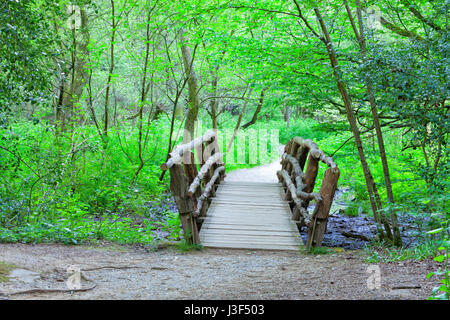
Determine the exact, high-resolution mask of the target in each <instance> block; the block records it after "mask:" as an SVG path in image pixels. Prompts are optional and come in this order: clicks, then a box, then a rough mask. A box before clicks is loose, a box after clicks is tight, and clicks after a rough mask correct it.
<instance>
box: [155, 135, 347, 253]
mask: <svg viewBox="0 0 450 320" xmlns="http://www.w3.org/2000/svg"><path fill="white" fill-rule="evenodd" d="M194 150H195V153H196V155H197V161H195V156H194V152H193V151H194ZM196 162H197V164H198V167H197V164H196ZM319 163H324V164H325V165H326V166H327V169H326V170H325V174H324V177H323V179H322V180H321V182H322V184H321V187H320V190H319V192H313V191H314V186H315V182H316V178H317V174H318V171H319ZM305 164H306V170H305V169H304V168H305ZM161 169H162V170H169V171H170V189H171V191H172V193H173V196H174V198H175V202H176V204H177V207H178V211H179V214H180V220H181V224H182V227H183V232H184V236H185V238H186V239H187V240H188V241H190V242H191V243H196V244H202V245H203V246H204V247H215V248H242V249H270V250H298V249H299V248H300V247H301V246H303V245H304V243H303V240H302V238H301V236H300V232H299V230H300V229H301V228H302V227H306V228H308V239H307V240H306V244H305V245H306V247H307V248H308V249H310V248H311V247H315V246H321V244H322V240H323V236H324V234H325V231H326V226H327V221H328V215H329V211H330V207H331V204H332V201H333V197H334V193H335V191H336V187H337V181H338V179H339V169H338V167H337V166H336V164H335V163H334V161H333V159H332V158H330V157H327V156H325V154H324V152H323V151H321V150H320V149H319V148H318V147H317V145H316V144H315V143H314V142H313V141H311V140H305V139H302V138H300V137H294V138H292V139H291V140H290V141H289V142H288V143H287V144H286V146H285V150H284V153H283V155H282V157H281V170H279V171H278V172H277V176H278V180H279V183H260V182H248V181H238V182H237V181H234V182H231V181H226V179H225V166H224V163H223V159H222V153H221V152H220V149H219V145H218V143H217V135H216V133H215V132H214V131H208V132H206V133H205V134H204V135H203V136H202V137H199V138H197V139H195V140H192V141H191V142H189V143H187V144H182V145H179V146H177V147H176V148H174V150H173V151H172V152H171V153H170V157H169V159H168V161H167V162H166V163H163V164H162V165H161ZM311 201H314V202H315V206H314V209H313V210H310V211H312V212H309V211H308V207H309V204H310V202H311Z"/></svg>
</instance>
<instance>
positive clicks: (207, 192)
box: [194, 166, 225, 216]
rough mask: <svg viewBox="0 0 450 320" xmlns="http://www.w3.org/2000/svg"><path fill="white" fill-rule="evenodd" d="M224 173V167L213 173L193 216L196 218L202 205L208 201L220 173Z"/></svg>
mask: <svg viewBox="0 0 450 320" xmlns="http://www.w3.org/2000/svg"><path fill="white" fill-rule="evenodd" d="M224 171H225V167H224V166H221V167H218V168H217V169H216V170H215V171H214V174H213V176H212V177H211V179H210V180H209V182H208V184H207V185H206V186H205V190H204V191H203V193H202V195H201V196H200V197H199V198H198V201H197V210H195V211H194V216H198V215H199V214H200V212H201V210H202V208H203V203H204V202H205V201H207V200H208V198H209V196H210V193H211V191H212V189H213V187H214V185H215V184H216V180H217V179H218V178H219V177H220V174H221V172H224Z"/></svg>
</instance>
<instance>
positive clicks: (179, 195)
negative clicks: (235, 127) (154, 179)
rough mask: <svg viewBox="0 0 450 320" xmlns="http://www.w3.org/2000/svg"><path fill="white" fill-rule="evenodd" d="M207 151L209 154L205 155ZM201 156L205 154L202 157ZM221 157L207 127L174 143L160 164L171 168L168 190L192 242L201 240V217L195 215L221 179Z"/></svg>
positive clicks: (213, 135) (203, 207) (165, 168)
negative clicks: (173, 147)
mask: <svg viewBox="0 0 450 320" xmlns="http://www.w3.org/2000/svg"><path fill="white" fill-rule="evenodd" d="M194 149H195V150H197V152H198V155H199V156H200V157H199V164H198V166H201V168H200V169H199V170H198V172H197V164H196V163H193V160H194V154H193V153H191V152H190V151H191V150H194ZM210 149H211V150H210ZM188 152H189V153H188ZM200 153H201V154H200ZM208 153H209V154H211V153H212V155H211V156H208ZM185 156H186V157H185ZM203 156H205V157H206V156H208V158H207V159H203V158H202V157H203ZM222 158H223V155H222V153H221V152H220V150H219V145H218V143H217V134H216V132H215V131H213V130H208V131H207V132H206V133H205V134H204V135H203V136H201V137H198V138H196V139H194V140H192V141H191V142H189V143H185V144H182V145H179V146H177V147H175V149H174V150H173V151H172V152H171V153H170V154H169V159H168V160H167V161H166V162H165V163H163V164H162V165H161V169H162V170H169V171H170V190H171V191H172V194H173V196H174V199H175V202H176V204H177V208H178V212H179V214H180V221H181V225H182V227H183V231H184V235H185V237H187V236H188V235H189V237H188V238H187V240H188V241H191V242H192V243H197V244H198V243H200V238H199V229H200V227H201V219H199V220H197V217H198V215H199V213H200V212H201V210H202V209H207V204H208V203H207V200H208V198H209V197H210V195H211V194H214V193H215V187H216V186H217V184H218V183H220V180H223V179H224V172H225V167H224V166H223V159H222ZM185 159H187V160H188V161H191V162H187V161H186V160H185ZM183 160H184V161H183ZM183 162H184V163H183ZM194 162H195V161H194ZM182 164H183V165H182ZM211 175H212V176H211ZM219 178H220V180H219V181H218V179H219ZM202 184H203V185H204V190H203V192H202V191H201V186H202ZM197 197H198V199H197ZM205 203H206V205H205Z"/></svg>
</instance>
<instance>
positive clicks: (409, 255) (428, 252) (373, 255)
mask: <svg viewBox="0 0 450 320" xmlns="http://www.w3.org/2000/svg"><path fill="white" fill-rule="evenodd" d="M438 247H439V243H438V242H436V241H432V240H428V241H425V242H423V243H420V244H417V245H414V246H413V247H411V248H392V247H387V246H386V244H384V243H382V242H381V243H380V242H379V243H373V244H372V245H370V246H368V247H366V248H365V253H366V258H365V261H366V262H367V263H379V262H384V263H389V262H399V261H405V260H417V261H424V260H427V259H428V258H431V257H433V256H434V255H435V254H436V252H437V250H438Z"/></svg>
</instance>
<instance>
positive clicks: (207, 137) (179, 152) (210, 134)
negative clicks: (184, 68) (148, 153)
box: [161, 130, 217, 170]
mask: <svg viewBox="0 0 450 320" xmlns="http://www.w3.org/2000/svg"><path fill="white" fill-rule="evenodd" d="M215 138H217V133H216V132H215V131H213V130H208V131H206V133H205V134H204V135H203V136H201V137H198V138H196V139H194V140H192V141H191V142H188V143H185V144H181V145H179V146H177V147H175V149H174V150H173V151H172V152H171V153H170V158H169V160H167V162H165V163H163V164H162V165H161V169H162V170H167V169H170V168H171V167H172V166H173V165H174V164H179V163H180V162H181V159H182V156H183V154H184V153H185V152H186V151H190V150H193V149H194V148H197V147H199V146H200V145H201V144H202V143H204V142H210V141H212V140H213V139H215Z"/></svg>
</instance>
